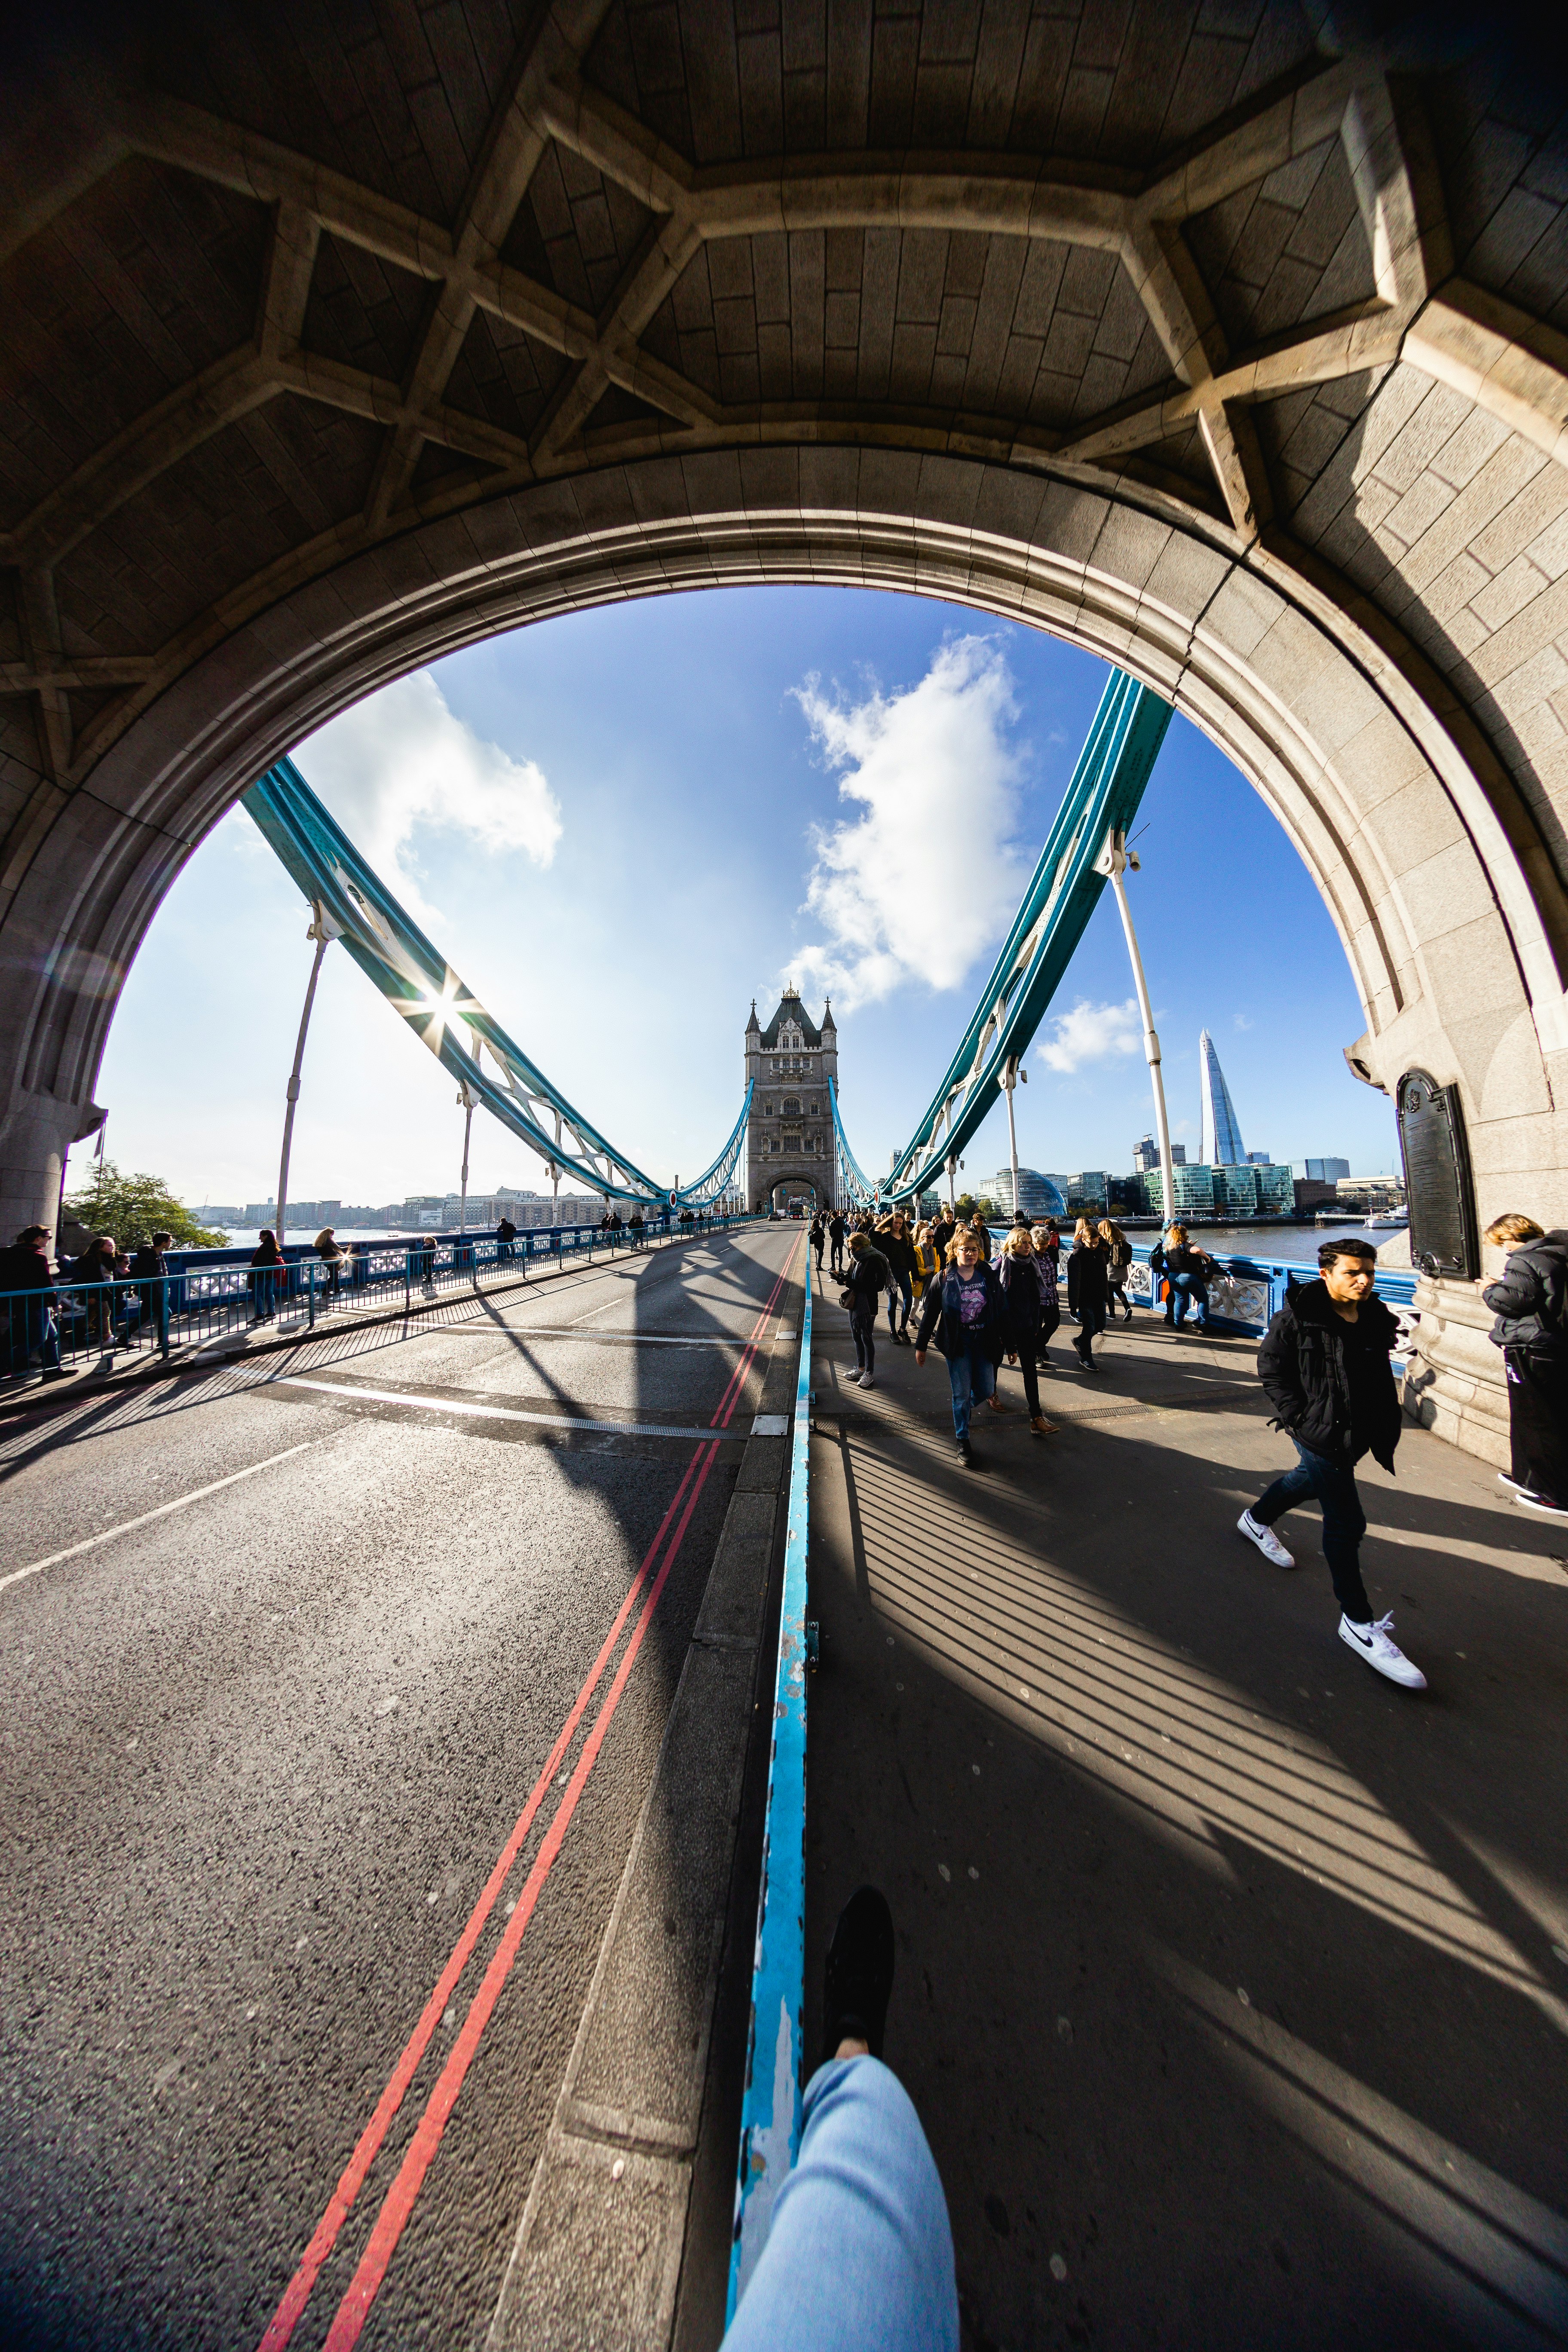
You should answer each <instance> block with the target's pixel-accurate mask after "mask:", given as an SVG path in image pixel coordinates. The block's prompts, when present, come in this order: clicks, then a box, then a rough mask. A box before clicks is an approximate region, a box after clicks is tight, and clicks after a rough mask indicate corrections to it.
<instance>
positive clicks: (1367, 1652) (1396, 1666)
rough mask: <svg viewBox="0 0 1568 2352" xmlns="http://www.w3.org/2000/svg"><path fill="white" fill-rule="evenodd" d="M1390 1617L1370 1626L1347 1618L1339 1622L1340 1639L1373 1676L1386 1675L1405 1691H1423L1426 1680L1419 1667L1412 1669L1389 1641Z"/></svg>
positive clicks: (1391, 1619)
mask: <svg viewBox="0 0 1568 2352" xmlns="http://www.w3.org/2000/svg"><path fill="white" fill-rule="evenodd" d="M1393 1622H1394V1620H1393V1618H1392V1617H1379V1618H1378V1619H1377V1621H1376V1622H1375V1623H1374V1624H1371V1625H1352V1623H1351V1621H1350V1619H1349V1618H1348V1617H1342V1618H1341V1619H1340V1639H1341V1641H1342V1642H1346V1643H1349V1644H1350V1647H1351V1648H1352V1650H1354V1651H1355V1652H1356V1654H1358V1656H1360V1657H1363V1658H1364V1659H1365V1660H1366V1662H1367V1664H1368V1665H1369V1666H1371V1667H1372V1669H1373V1672H1374V1673H1375V1674H1380V1675H1387V1677H1388V1679H1389V1681H1390V1682H1391V1683H1398V1684H1399V1685H1401V1687H1402V1688H1403V1689H1405V1690H1425V1689H1426V1675H1424V1674H1423V1673H1422V1671H1421V1669H1420V1667H1419V1666H1413V1665H1412V1664H1411V1663H1410V1661H1409V1659H1408V1658H1407V1657H1406V1656H1405V1653H1404V1651H1403V1650H1402V1649H1401V1648H1400V1646H1399V1644H1398V1643H1397V1642H1394V1641H1391V1640H1390V1639H1389V1632H1388V1629H1389V1627H1390V1626H1391V1625H1392V1624H1393Z"/></svg>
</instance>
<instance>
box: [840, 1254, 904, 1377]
mask: <svg viewBox="0 0 1568 2352" xmlns="http://www.w3.org/2000/svg"><path fill="white" fill-rule="evenodd" d="M892 1286H893V1270H892V1268H891V1266H890V1265H889V1264H888V1261H887V1259H886V1258H885V1257H884V1256H883V1255H882V1253H881V1251H880V1250H879V1249H873V1248H872V1246H871V1244H870V1241H869V1240H868V1237H867V1235H866V1234H850V1236H849V1263H848V1265H847V1266H846V1268H845V1270H844V1291H845V1297H847V1300H848V1302H849V1335H850V1337H851V1339H853V1340H854V1342H855V1369H854V1370H853V1371H852V1372H849V1373H847V1375H846V1377H847V1379H849V1380H851V1381H856V1382H857V1383H858V1385H859V1386H860V1387H861V1388H863V1389H874V1388H875V1387H876V1385H877V1301H878V1299H879V1297H881V1295H882V1293H883V1291H884V1290H891V1288H892Z"/></svg>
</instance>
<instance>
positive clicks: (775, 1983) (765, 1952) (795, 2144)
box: [725, 1261, 811, 2326]
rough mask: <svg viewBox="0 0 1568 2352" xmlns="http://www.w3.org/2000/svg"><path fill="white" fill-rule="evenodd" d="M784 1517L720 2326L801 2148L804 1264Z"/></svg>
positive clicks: (807, 1326) (807, 1431)
mask: <svg viewBox="0 0 1568 2352" xmlns="http://www.w3.org/2000/svg"><path fill="white" fill-rule="evenodd" d="M803 1288H804V1291H805V1307H804V1308H803V1310H802V1313H801V1324H800V1369H799V1371H798V1372H797V1374H796V1377H795V1430H794V1443H793V1446H792V1449H791V1454H790V1476H789V1523H788V1533H787V1536H786V1538H785V1542H784V1594H783V1598H782V1600H781V1601H780V1604H779V1647H778V1664H777V1669H776V1672H775V1674H774V1678H773V1747H772V1751H771V1755H770V1759H769V1763H768V1803H767V1815H766V1821H765V1823H764V1827H763V1883H762V1886H761V1888H760V1890H759V1893H758V1896H757V1938H756V1947H755V1951H754V1954H753V1958H752V2017H751V2026H750V2030H749V2032H748V2034H747V2040H746V2081H745V2089H744V2092H743V2094H742V2104H741V2150H740V2165H739V2170H738V2173H737V2178H736V2182H735V2221H734V2236H733V2241H732V2243H731V2250H730V2287H729V2304H728V2308H727V2310H726V2313H725V2326H728V2325H729V2323H730V2321H731V2319H733V2317H734V2315H735V2305H736V2304H737V2303H738V2302H739V2301H740V2298H741V2295H742V2293H743V2292H744V2290H745V2285H746V2282H747V2280H748V2279H749V2278H750V2276H751V2273H752V2269H753V2267H754V2266H755V2263H756V2260H757V2256H758V2255H759V2254H760V2253H761V2252H762V2250H763V2243H764V2242H765V2240H766V2238H767V2234H768V2224H769V2222H770V2221H771V2220H772V2218H773V2201H774V2200H775V2199H776V2197H777V2196H778V2193H779V2190H780V2189H782V2188H783V2187H784V2182H785V2180H786V2179H788V2178H789V2172H790V2167H791V2166H792V2165H793V2164H794V2162H795V2158H796V2156H797V2155H798V2154H799V2152H800V2117H801V2092H802V2078H803V2076H804V2074H805V2066H804V2063H803V2061H804V2057H805V1673H806V1625H805V1609H806V1572H805V1571H806V1538H807V1534H808V1517H807V1507H808V1491H807V1490H808V1485H809V1479H810V1470H811V1266H810V1263H809V1261H808V1262H807V1265H806V1269H805V1280H804V1284H803Z"/></svg>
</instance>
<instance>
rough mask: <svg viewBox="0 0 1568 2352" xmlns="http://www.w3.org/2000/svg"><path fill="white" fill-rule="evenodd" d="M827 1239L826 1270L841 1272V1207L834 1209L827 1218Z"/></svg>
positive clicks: (842, 1248)
mask: <svg viewBox="0 0 1568 2352" xmlns="http://www.w3.org/2000/svg"><path fill="white" fill-rule="evenodd" d="M827 1239H828V1244H829V1248H828V1259H827V1269H828V1272H829V1273H830V1274H842V1273H843V1271H844V1212H843V1210H842V1209H835V1210H834V1212H833V1214H832V1215H831V1216H830V1217H829V1218H828V1220H827Z"/></svg>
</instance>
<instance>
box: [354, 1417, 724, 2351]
mask: <svg viewBox="0 0 1568 2352" xmlns="http://www.w3.org/2000/svg"><path fill="white" fill-rule="evenodd" d="M699 1452H700V1453H705V1454H707V1457H708V1458H707V1460H706V1461H705V1462H704V1463H703V1465H702V1468H701V1471H700V1475H699V1476H698V1479H697V1482H696V1485H695V1486H693V1487H692V1490H691V1493H690V1496H689V1498H688V1501H687V1505H686V1508H685V1510H684V1511H683V1512H682V1514H681V1518H680V1525H679V1528H677V1529H676V1531H675V1534H674V1536H673V1538H671V1540H670V1545H669V1549H668V1551H667V1552H666V1554H665V1559H664V1566H663V1567H662V1568H661V1569H660V1570H659V1571H658V1578H657V1580H656V1581H655V1583H654V1587H653V1590H652V1591H651V1592H650V1593H649V1594H648V1597H647V1601H645V1602H644V1604H643V1612H642V1615H641V1616H640V1617H639V1618H638V1619H637V1627H636V1630H635V1631H634V1633H633V1634H632V1637H631V1640H630V1641H629V1642H628V1643H627V1644H626V1654H625V1655H624V1656H623V1658H622V1660H621V1663H620V1664H619V1665H618V1666H617V1668H616V1678H615V1680H614V1682H613V1683H612V1684H611V1685H610V1687H609V1690H608V1692H607V1693H606V1695H605V1703H604V1705H603V1706H601V1708H600V1709H599V1713H598V1716H597V1717H596V1718H595V1724H594V1728H593V1730H592V1731H591V1732H590V1733H589V1735H588V1738H587V1740H586V1742H585V1743H584V1748H583V1753H582V1755H581V1756H580V1757H579V1758H578V1759H577V1768H576V1770H575V1771H574V1773H573V1775H572V1778H571V1780H570V1781H569V1782H568V1784H567V1789H566V1794H565V1795H564V1797H563V1799H562V1801H561V1803H560V1805H559V1806H558V1807H557V1809H556V1811H555V1816H554V1819H553V1820H552V1822H551V1824H550V1827H549V1829H548V1830H547V1831H546V1832H545V1833H544V1841H543V1843H542V1845H541V1847H540V1849H539V1852H538V1853H537V1854H536V1856H535V1857H534V1862H533V1867H532V1869H531V1871H530V1872H529V1874H528V1877H527V1880H526V1882H525V1884H524V1885H523V1890H522V1893H521V1895H519V1897H518V1902H517V1909H516V1910H515V1911H514V1912H513V1913H512V1916H511V1917H510V1920H509V1921H508V1923H507V1929H506V1933H505V1935H504V1936H503V1937H501V1939H500V1944H499V1945H498V1946H497V1948H496V1953H495V1958H493V1959H492V1960H491V1962H490V1964H489V1968H488V1969H486V1970H485V1977H484V1982H483V1983H482V1984H481V1985H480V1987H479V1991H478V1992H477V1993H476V1994H475V1995H474V1998H473V2001H472V2003H471V2005H470V2007H469V2010H468V2016H467V2017H466V2018H465V2019H464V2020H463V2025H462V2030H461V2032H459V2034H458V2039H457V2041H456V2042H454V2044H453V2046H452V2052H451V2055H450V2056H449V2057H448V2059H447V2063H446V2064H445V2066H443V2068H442V2069H441V2074H440V2079H439V2081H438V2082H437V2084H436V2087H435V2089H434V2090H433V2091H432V2092H431V2094H430V2098H429V2102H428V2104H427V2105H426V2109H425V2113H424V2115H423V2116H421V2117H420V2119H419V2126H418V2129H417V2130H416V2133H415V2135H414V2137H413V2140H412V2141H411V2143H410V2145H409V2148H408V2153H407V2155H406V2156H405V2158H404V2159H403V2164H402V2168H401V2169H400V2170H399V2172H398V2175H397V2178H396V2179H395V2181H394V2182H393V2184H392V2187H391V2188H390V2189H388V2190H387V2192H386V2197H385V2200H384V2202H383V2205H382V2209H381V2211H380V2212H379V2213H378V2214H377V2216H376V2221H375V2227H374V2230H373V2231H371V2235H370V2243H369V2245H368V2246H366V2248H365V2250H364V2253H363V2256H362V2258H361V2261H360V2265H359V2268H358V2270H357V2271H356V2272H355V2273H354V2274H353V2280H352V2282H351V2284H350V2285H349V2289H348V2292H347V2294H345V2295H344V2296H343V2299H342V2303H341V2304H340V2305H338V2311H337V2316H336V2318H335V2319H334V2320H333V2321H332V2324H331V2328H330V2329H329V2331H328V2334H327V2341H326V2346H325V2352H353V2346H354V2345H356V2344H357V2343H358V2341H359V2336H360V2330H361V2329H362V2328H363V2326H364V2323H365V2321H366V2319H367V2318H368V2317H369V2315H370V2306H371V2305H372V2303H373V2302H374V2300H375V2294H376V2290H377V2288H378V2287H379V2286H380V2284H381V2282H382V2280H383V2279H384V2276H385V2275H386V2266H387V2264H388V2263H390V2262H391V2260H392V2257H393V2255H394V2253H395V2252H396V2250H397V2242H398V2239H399V2238H400V2237H401V2236H402V2234H403V2231H404V2226H405V2223H406V2221H407V2220H408V2217H409V2215H410V2213H412V2211H413V2210H414V2202H415V2200H416V2197H417V2196H418V2194H419V2191H420V2189H421V2188H422V2187H423V2185H424V2180H425V2175H426V2172H428V2170H429V2169H430V2167H431V2165H432V2163H433V2162H434V2161H435V2158H436V2152H437V2149H438V2148H439V2147H440V2145H441V2135H442V2133H443V2132H444V2131H445V2130H446V2127H447V2117H448V2116H450V2114H451V2112H452V2109H453V2107H454V2106H455V2105H457V2100H458V2092H459V2091H460V2090H461V2089H462V2087H463V2079H464V2077H465V2075H466V2074H468V2068H469V2066H470V2065H471V2064H472V2063H473V2061H474V2058H475V2055H476V2054H477V2053H478V2050H479V2037H480V2036H481V2034H482V2033H483V2032H484V2030H485V2027H486V2026H487V2025H488V2024H489V2019H490V2014H491V2011H493V2010H494V2008H495V2005H496V2003H497V2001H498V2000H500V1993H501V1987H502V1986H503V1985H504V1984H505V1982H506V1980H507V1978H508V1976H509V1975H510V1972H511V1964H512V1962H513V1960H515V1959H516V1958H517V1954H518V1948H519V1947H520V1945H521V1942H522V1938H523V1932H524V1930H525V1929H526V1927H527V1926H528V1923H529V1921H530V1919H531V1917H532V1916H533V1911H534V1906H535V1905H536V1904H537V1903H538V1901H539V1897H540V1895H542V1892H543V1889H544V1882H545V1880H546V1879H547V1878H548V1877H549V1875H550V1872H551V1868H552V1864H554V1861H555V1858H556V1856H557V1854H558V1853H560V1851H561V1847H562V1844H563V1841H564V1839H565V1835H566V1832H567V1829H568V1827H569V1826H570V1823H571V1820H572V1816H573V1814H574V1811H576V1807H577V1800H578V1798H579V1797H580V1796H581V1795H582V1793H583V1790H584V1788H585V1787H586V1785H587V1781H588V1776H589V1774H590V1773H591V1772H592V1771H593V1769H594V1766H595V1763H596V1762H597V1761H598V1757H599V1750H600V1748H602V1747H603V1745H604V1741H605V1733H606V1732H607V1731H608V1730H609V1727H610V1724H611V1720H612V1718H613V1717H614V1715H615V1712H616V1707H617V1706H619V1705H620V1700H621V1694H622V1692H623V1691H624V1690H625V1688H626V1679H627V1676H628V1675H630V1673H631V1670H632V1667H633V1665H634V1664H636V1662H637V1652H638V1650H639V1649H640V1648H641V1647H642V1639H643V1635H644V1634H645V1633H647V1629H648V1624H649V1622H650V1620H651V1619H652V1616H653V1612H654V1611H655V1610H656V1609H657V1608H658V1597H659V1594H660V1593H661V1592H662V1591H664V1585H665V1579H666V1578H667V1577H668V1574H669V1571H670V1570H671V1569H672V1568H673V1567H674V1565H675V1559H676V1555H677V1553H678V1552H679V1549H680V1546H681V1541H682V1538H684V1536H685V1534H686V1530H687V1528H688V1527H689V1525H690V1522H691V1515H692V1513H693V1511H694V1510H695V1509H696V1507H697V1502H698V1497H699V1496H700V1494H701V1492H702V1489H703V1486H705V1485H706V1484H707V1479H708V1473H709V1471H710V1469H711V1468H712V1466H713V1464H714V1460H715V1458H716V1457H717V1454H718V1452H719V1448H718V1446H717V1444H715V1443H714V1442H713V1441H712V1440H711V1439H710V1440H709V1441H708V1442H707V1443H706V1444H705V1445H704V1446H702V1447H700V1448H699Z"/></svg>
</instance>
